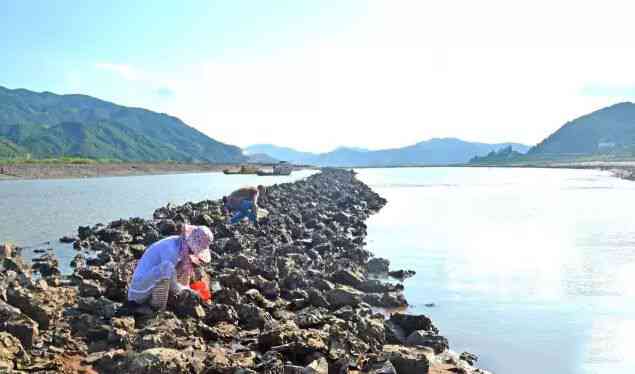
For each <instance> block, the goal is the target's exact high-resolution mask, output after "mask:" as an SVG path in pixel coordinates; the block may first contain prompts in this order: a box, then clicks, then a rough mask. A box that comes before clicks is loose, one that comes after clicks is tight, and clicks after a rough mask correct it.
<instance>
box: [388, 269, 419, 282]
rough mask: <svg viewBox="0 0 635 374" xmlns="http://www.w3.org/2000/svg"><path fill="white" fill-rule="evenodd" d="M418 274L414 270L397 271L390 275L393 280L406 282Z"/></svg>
mask: <svg viewBox="0 0 635 374" xmlns="http://www.w3.org/2000/svg"><path fill="white" fill-rule="evenodd" d="M415 274H416V272H415V271H414V270H396V271H391V272H389V273H388V275H390V276H391V277H393V278H396V279H400V280H404V279H407V278H410V277H412V276H414V275H415Z"/></svg>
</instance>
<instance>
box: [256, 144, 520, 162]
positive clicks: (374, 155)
mask: <svg viewBox="0 0 635 374" xmlns="http://www.w3.org/2000/svg"><path fill="white" fill-rule="evenodd" d="M505 147H512V148H513V149H514V150H515V151H518V152H522V153H524V152H526V151H527V150H528V149H529V146H526V145H523V144H517V143H498V144H487V143H476V142H467V141H464V140H461V139H456V138H433V139H430V140H426V141H423V142H420V143H417V144H414V145H411V146H407V147H401V148H393V149H383V150H367V149H363V148H348V147H340V148H336V149H335V150H333V151H331V152H326V153H310V152H302V151H298V150H295V149H292V148H287V147H278V146H275V145H272V144H256V145H252V146H249V147H247V148H245V153H246V154H248V155H249V154H267V155H269V156H271V157H273V158H275V159H278V160H283V161H289V162H293V163H299V164H307V165H319V166H343V167H353V166H397V165H439V164H457V163H464V162H468V161H469V160H470V158H472V157H473V156H475V155H486V154H488V153H489V152H491V151H496V150H498V149H501V148H505Z"/></svg>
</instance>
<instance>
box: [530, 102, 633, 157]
mask: <svg viewBox="0 0 635 374" xmlns="http://www.w3.org/2000/svg"><path fill="white" fill-rule="evenodd" d="M589 155H616V156H634V155H635V104H633V103H620V104H615V105H612V106H610V107H606V108H603V109H600V110H597V111H595V112H592V113H590V114H587V115H585V116H582V117H580V118H577V119H575V120H573V121H571V122H568V123H566V124H565V125H564V126H562V127H561V128H560V129H558V130H557V131H556V132H554V133H553V134H551V135H550V136H549V137H547V138H546V139H545V140H543V141H542V142H540V143H539V144H537V145H536V146H535V147H533V148H531V149H530V150H529V152H528V156H544V157H547V156H556V157H563V156H589Z"/></svg>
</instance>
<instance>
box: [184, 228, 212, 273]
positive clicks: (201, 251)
mask: <svg viewBox="0 0 635 374" xmlns="http://www.w3.org/2000/svg"><path fill="white" fill-rule="evenodd" d="M213 241H214V235H213V234H212V232H211V231H210V229H209V228H207V227H205V226H192V225H183V231H182V233H181V253H180V257H181V262H180V264H179V269H178V273H179V274H185V275H190V276H191V275H192V274H193V273H194V266H193V265H194V264H196V265H199V264H200V263H201V262H204V263H208V262H210V261H211V255H210V252H209V246H210V244H212V242H213Z"/></svg>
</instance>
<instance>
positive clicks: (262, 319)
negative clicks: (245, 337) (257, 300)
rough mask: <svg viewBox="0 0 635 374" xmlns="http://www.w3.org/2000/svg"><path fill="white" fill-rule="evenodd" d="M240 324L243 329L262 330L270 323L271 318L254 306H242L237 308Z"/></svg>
mask: <svg viewBox="0 0 635 374" xmlns="http://www.w3.org/2000/svg"><path fill="white" fill-rule="evenodd" d="M238 316H239V317H240V324H241V326H243V328H245V329H262V328H263V327H265V324H267V323H271V322H272V321H273V317H271V315H270V314H269V313H267V312H265V311H264V310H262V309H260V308H258V307H257V306H256V305H254V304H242V305H240V306H239V307H238Z"/></svg>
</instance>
